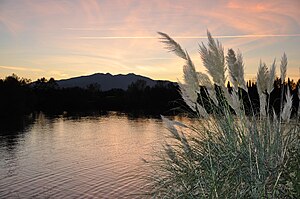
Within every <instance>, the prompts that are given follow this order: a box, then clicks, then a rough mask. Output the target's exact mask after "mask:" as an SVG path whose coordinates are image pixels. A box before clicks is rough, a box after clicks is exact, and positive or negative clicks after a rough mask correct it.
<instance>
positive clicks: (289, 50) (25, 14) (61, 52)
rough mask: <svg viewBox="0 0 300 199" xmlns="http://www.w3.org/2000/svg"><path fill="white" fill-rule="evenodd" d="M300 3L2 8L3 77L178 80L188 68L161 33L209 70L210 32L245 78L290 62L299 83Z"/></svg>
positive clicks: (155, 1) (233, 0) (99, 1)
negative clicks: (262, 67)
mask: <svg viewBox="0 0 300 199" xmlns="http://www.w3.org/2000/svg"><path fill="white" fill-rule="evenodd" d="M299 7H300V2H299V1H297V0H291V1H289V3H288V4H287V3H286V1H284V0H275V1H273V0H267V1H263V2H261V1H259V0H251V1H247V2H241V1H238V0H228V1H222V0H216V1H207V0H200V1H199V0H188V1H187V0H178V1H176V2H174V1H172V0H163V1H161V0H152V1H138V0H123V1H119V0H110V1H108V0H73V1H71V0H66V1H57V0H52V1H50V0H48V1H47V0H45V1H37V0H27V1H9V0H2V1H1V2H0V43H1V45H0V78H4V77H6V76H8V75H11V74H12V73H15V74H17V75H18V76H20V77H24V78H30V79H32V80H35V79H37V78H41V77H46V78H47V79H49V78H50V77H54V78H55V79H65V78H69V77H75V76H81V75H89V74H93V73H98V72H99V73H107V72H109V73H111V74H127V73H135V74H139V75H143V76H147V77H150V78H152V79H167V80H172V81H176V80H177V79H181V77H182V65H183V62H182V60H181V59H180V58H178V57H176V56H175V55H173V54H171V53H168V52H167V51H166V50H165V49H164V45H163V44H161V43H160V42H159V39H158V38H159V35H158V34H157V31H161V32H164V33H167V34H169V35H170V36H171V37H172V38H173V39H175V40H176V41H177V42H178V43H180V44H181V45H182V47H183V48H184V49H186V50H187V51H188V52H189V53H190V55H191V58H192V60H193V61H194V63H195V65H196V68H197V70H199V71H205V68H204V67H203V65H202V62H201V60H200V56H199V54H198V43H201V42H203V43H206V42H207V37H206V31H207V30H209V31H210V32H211V33H212V35H213V37H214V38H216V39H218V40H219V41H220V42H221V43H222V45H223V47H224V50H225V53H227V49H228V48H233V49H234V50H238V49H239V50H240V51H241V52H242V54H243V57H244V62H245V73H246V74H245V76H246V78H247V79H253V78H254V77H255V76H256V72H257V68H258V64H259V61H260V60H262V61H264V62H265V63H267V65H268V66H269V65H270V64H271V63H272V62H273V60H274V58H276V60H277V75H278V74H279V64H280V58H281V56H282V54H283V53H284V52H285V53H286V54H287V56H288V76H289V77H290V78H292V79H295V80H296V79H299V78H300V68H299V67H300V45H299V44H300V13H299V11H298V8H299Z"/></svg>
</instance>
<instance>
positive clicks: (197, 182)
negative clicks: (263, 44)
mask: <svg viewBox="0 0 300 199" xmlns="http://www.w3.org/2000/svg"><path fill="white" fill-rule="evenodd" d="M159 34H160V36H161V39H162V42H163V43H165V44H166V46H167V48H168V49H169V50H170V51H173V52H174V53H175V54H176V55H178V56H179V57H181V58H182V59H184V60H185V61H186V64H185V65H184V67H183V72H184V82H183V83H181V82H179V86H180V92H181V95H182V98H183V99H184V101H185V103H186V104H187V105H188V106H189V108H190V109H191V110H192V111H193V114H194V116H195V117H194V118H193V119H192V121H191V122H189V124H183V123H180V122H177V121H171V120H169V119H167V118H164V117H163V121H164V123H165V125H166V127H167V128H168V130H169V132H170V136H169V137H168V139H167V140H166V144H165V145H164V150H163V151H161V152H158V155H157V158H155V160H154V161H153V162H150V163H149V166H151V168H152V173H151V175H150V176H149V179H150V181H149V184H148V185H149V187H148V188H149V190H150V192H149V194H150V195H151V196H152V197H158V198H299V197H300V184H299V182H300V169H299V168H300V165H299V161H300V157H299V154H300V151H299V150H300V147H299V146H300V143H299V140H300V139H299V136H300V133H299V132H300V131H299V124H298V121H299V115H298V118H294V119H291V111H292V110H291V104H292V96H291V94H290V91H289V88H288V87H287V89H286V90H285V91H284V90H283V91H282V96H281V99H282V100H281V101H282V102H283V101H284V103H282V104H281V108H280V113H279V114H276V113H275V111H273V110H272V109H270V106H269V102H268V100H269V99H270V98H269V96H270V93H271V92H272V90H273V82H274V79H275V76H276V75H275V71H276V63H275V61H274V63H273V64H272V65H271V68H270V70H269V69H268V67H267V65H266V64H264V63H262V62H261V63H260V66H259V70H258V74H257V87H258V94H259V99H260V112H259V113H260V114H259V115H255V112H254V110H253V107H251V108H252V109H251V110H252V111H251V113H250V115H249V114H246V112H245V107H244V103H243V99H248V100H249V101H250V103H251V100H250V97H249V95H248V90H247V87H246V85H245V80H244V63H243V59H242V55H241V53H239V52H238V53H237V54H236V53H235V52H234V50H232V49H230V50H228V54H227V55H226V56H225V55H224V50H223V47H222V45H221V44H220V43H219V42H218V41H217V40H215V39H213V38H212V36H211V34H210V33H209V32H208V45H204V44H203V43H202V44H201V45H200V46H199V47H200V50H199V53H200V56H201V58H202V61H203V65H204V66H205V67H206V69H207V72H208V75H207V74H205V73H200V72H197V71H196V69H195V66H194V64H193V62H192V61H191V59H190V57H189V55H188V53H187V52H185V51H183V50H182V48H181V47H180V45H179V44H178V43H176V42H175V41H174V40H173V39H172V38H170V37H169V36H168V35H167V34H164V33H159ZM280 70H281V79H282V83H283V84H284V79H285V74H286V70H287V58H286V55H285V54H284V55H283V57H282V59H281V64H280ZM226 71H228V73H229V77H230V81H231V83H232V85H233V89H232V91H231V92H229V91H228V89H227V88H226V87H225V83H226V81H227V78H226V74H225V72H226ZM211 79H212V80H213V81H211ZM201 86H204V87H205V92H206V94H207V96H209V98H208V99H207V98H205V99H204V98H202V97H201V95H200V88H201ZM299 89H300V88H299ZM216 91H218V92H216ZM220 93H221V94H220ZM299 98H300V96H299ZM284 99H285V100H284ZM204 104H206V105H207V104H210V105H211V106H205V107H213V108H211V109H210V110H207V108H205V107H204ZM250 105H251V104H250ZM208 113H209V114H208Z"/></svg>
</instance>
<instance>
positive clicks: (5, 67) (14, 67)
mask: <svg viewBox="0 0 300 199" xmlns="http://www.w3.org/2000/svg"><path fill="white" fill-rule="evenodd" d="M0 68H3V69H8V70H14V71H30V72H42V71H43V70H41V69H37V68H30V67H19V66H0Z"/></svg>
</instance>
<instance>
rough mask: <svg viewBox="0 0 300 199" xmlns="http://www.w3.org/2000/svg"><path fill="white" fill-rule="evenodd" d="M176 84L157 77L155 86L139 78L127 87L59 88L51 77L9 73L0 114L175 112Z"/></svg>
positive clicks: (0, 87)
mask: <svg viewBox="0 0 300 199" xmlns="http://www.w3.org/2000/svg"><path fill="white" fill-rule="evenodd" d="M177 90H178V88H177V85H176V84H173V83H170V82H165V81H158V82H157V84H156V85H155V86H154V87H149V86H147V85H146V83H145V81H143V80H138V81H136V82H134V83H132V84H131V85H130V86H129V87H128V89H127V90H126V91H124V90H122V89H112V90H109V91H101V90H100V89H99V85H98V86H97V85H89V86H88V87H87V88H85V89H83V88H78V87H75V88H59V87H58V85H57V83H56V81H55V80H54V79H53V78H51V79H49V80H47V79H45V78H41V79H38V80H37V81H36V82H31V81H30V80H28V79H24V78H19V77H18V76H16V75H14V74H13V75H11V76H8V77H6V78H5V79H3V80H0V99H1V103H0V110H1V112H0V118H9V119H11V118H12V117H22V116H23V115H25V114H29V113H32V112H39V111H42V112H45V113H48V114H62V113H63V112H68V113H70V112H71V113H72V112H73V113H74V112H91V111H92V112H105V111H122V112H128V113H131V114H155V115H159V114H167V115H172V114H176V112H178V111H176V110H174V107H177V103H178V102H177V100H178V99H179V98H180V95H179V93H178V92H177Z"/></svg>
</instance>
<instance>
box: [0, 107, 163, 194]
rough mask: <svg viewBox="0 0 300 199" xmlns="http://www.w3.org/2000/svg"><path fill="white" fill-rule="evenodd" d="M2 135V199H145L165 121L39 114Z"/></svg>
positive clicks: (0, 134) (0, 136) (120, 116)
mask: <svg viewBox="0 0 300 199" xmlns="http://www.w3.org/2000/svg"><path fill="white" fill-rule="evenodd" d="M1 131H2V132H1V133H0V159H1V162H0V198H141V197H142V196H141V195H135V194H139V193H141V188H142V187H143V185H144V184H145V182H144V179H143V178H141V176H143V175H144V174H145V173H147V170H146V169H145V168H144V167H143V165H144V163H143V161H142V160H141V158H145V157H146V158H147V155H148V154H151V152H152V151H153V148H156V147H160V144H161V143H162V140H163V134H164V133H165V132H166V130H165V128H164V127H163V124H162V123H161V120H160V119H141V118H138V119H137V118H135V119H132V118H128V117H127V116H126V115H119V114H116V113H112V114H109V115H105V116H93V117H91V116H89V117H80V118H70V117H68V118H66V117H62V116H60V117H54V118H53V117H52V118H49V117H46V116H45V115H43V114H40V115H38V116H37V117H36V118H34V119H33V121H32V122H31V123H29V124H27V123H25V125H24V126H22V128H20V129H17V130H16V129H15V130H13V131H12V130H3V129H2V130H1Z"/></svg>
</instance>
